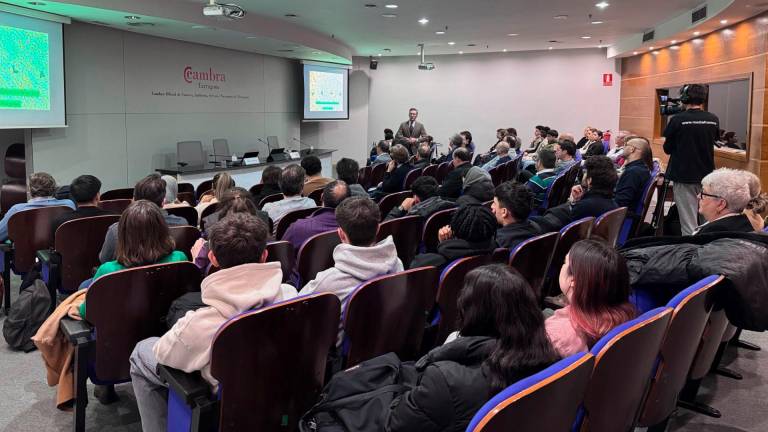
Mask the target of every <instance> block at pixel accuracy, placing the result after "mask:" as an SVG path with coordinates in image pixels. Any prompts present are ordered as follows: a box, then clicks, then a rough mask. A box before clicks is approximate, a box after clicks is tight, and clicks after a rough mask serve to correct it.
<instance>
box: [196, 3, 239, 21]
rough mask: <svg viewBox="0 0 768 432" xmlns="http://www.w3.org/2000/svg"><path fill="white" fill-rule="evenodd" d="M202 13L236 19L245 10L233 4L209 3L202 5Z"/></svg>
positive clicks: (208, 15)
mask: <svg viewBox="0 0 768 432" xmlns="http://www.w3.org/2000/svg"><path fill="white" fill-rule="evenodd" d="M203 15H204V16H207V17H224V18H230V19H238V18H242V17H244V16H245V10H244V9H243V8H241V7H240V6H238V5H234V4H218V3H211V4H207V5H205V6H203Z"/></svg>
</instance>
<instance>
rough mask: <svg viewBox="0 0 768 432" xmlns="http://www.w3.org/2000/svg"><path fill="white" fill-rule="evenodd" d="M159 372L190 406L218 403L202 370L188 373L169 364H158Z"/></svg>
mask: <svg viewBox="0 0 768 432" xmlns="http://www.w3.org/2000/svg"><path fill="white" fill-rule="evenodd" d="M157 373H158V375H160V377H161V378H162V379H164V380H165V382H167V383H168V387H169V388H170V389H171V391H173V392H174V393H176V394H177V395H179V397H180V398H182V399H183V400H184V403H186V404H187V405H189V406H190V407H194V406H206V405H210V404H214V403H216V401H215V400H214V399H213V397H212V396H211V386H210V385H209V384H208V381H206V380H204V379H203V377H202V376H201V375H200V372H193V373H186V372H184V371H180V370H178V369H174V368H172V367H169V366H165V365H161V364H158V365H157Z"/></svg>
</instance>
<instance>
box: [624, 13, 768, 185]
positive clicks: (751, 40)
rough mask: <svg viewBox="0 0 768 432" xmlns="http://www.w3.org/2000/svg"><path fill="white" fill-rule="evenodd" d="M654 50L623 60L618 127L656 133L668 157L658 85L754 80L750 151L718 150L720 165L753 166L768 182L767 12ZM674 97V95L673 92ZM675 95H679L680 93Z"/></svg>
mask: <svg viewBox="0 0 768 432" xmlns="http://www.w3.org/2000/svg"><path fill="white" fill-rule="evenodd" d="M678 46H679V49H677V50H672V49H669V48H667V47H665V48H663V49H660V50H658V54H657V55H654V54H651V53H649V52H646V53H644V54H639V55H636V56H633V57H629V58H626V59H623V60H622V68H621V77H622V79H621V105H620V111H619V126H620V128H621V129H623V130H628V131H631V132H633V133H636V134H640V135H642V136H646V137H649V138H653V139H652V141H653V155H654V157H659V158H661V159H662V160H663V161H664V162H666V160H667V155H665V154H664V151H663V150H662V148H661V146H662V144H663V142H664V141H663V138H661V137H660V129H661V127H660V123H659V122H660V116H659V115H658V102H657V100H656V89H658V88H667V87H674V86H679V85H681V84H686V83H706V82H717V81H729V80H733V79H740V78H750V77H751V79H752V102H751V116H750V118H751V121H750V129H749V134H750V136H749V140H748V143H749V144H748V148H747V155H746V156H739V155H731V154H727V153H725V152H719V151H716V152H715V164H716V165H717V166H718V167H723V166H726V167H731V168H740V169H748V170H750V171H752V172H754V173H756V174H757V175H758V176H760V179H761V180H762V183H763V189H766V188H767V187H768V109H767V107H766V104H767V103H768V98H766V94H765V92H766V84H768V82H767V81H766V80H767V79H768V74H766V68H767V67H768V61H767V59H768V14H764V15H760V16H757V17H754V18H751V19H749V20H746V21H743V22H741V23H737V24H735V25H733V26H731V27H728V28H727V29H726V30H719V31H716V32H713V33H709V34H707V35H702V36H700V37H698V38H696V39H693V40H688V41H686V42H684V43H681V44H679V45H678ZM670 96H672V95H670ZM675 96H676V95H675Z"/></svg>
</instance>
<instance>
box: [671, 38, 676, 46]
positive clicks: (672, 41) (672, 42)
mask: <svg viewBox="0 0 768 432" xmlns="http://www.w3.org/2000/svg"><path fill="white" fill-rule="evenodd" d="M669 43H671V44H672V45H674V44H676V43H677V39H672V40H671V41H670V42H669Z"/></svg>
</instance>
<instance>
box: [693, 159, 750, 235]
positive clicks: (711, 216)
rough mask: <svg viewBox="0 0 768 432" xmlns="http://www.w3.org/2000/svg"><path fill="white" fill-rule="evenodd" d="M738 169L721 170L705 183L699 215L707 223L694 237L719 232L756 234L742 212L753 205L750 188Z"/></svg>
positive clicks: (710, 175) (700, 227)
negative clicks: (749, 204) (738, 173)
mask: <svg viewBox="0 0 768 432" xmlns="http://www.w3.org/2000/svg"><path fill="white" fill-rule="evenodd" d="M733 171H734V170H731V169H727V168H720V169H717V170H715V171H713V172H711V173H710V174H708V175H707V176H706V177H704V179H703V180H701V186H702V189H701V192H700V193H699V213H700V214H701V215H702V216H703V217H704V219H706V220H707V221H706V222H705V223H704V224H703V225H701V226H699V227H698V228H697V229H696V231H695V232H694V235H697V234H708V233H715V232H753V231H754V228H753V227H752V224H751V223H750V222H749V219H748V218H747V217H746V216H745V215H744V214H743V213H742V211H744V208H745V207H746V206H747V203H748V202H749V199H750V195H749V185H748V184H747V183H746V182H745V181H744V176H740V175H734V172H733Z"/></svg>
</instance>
